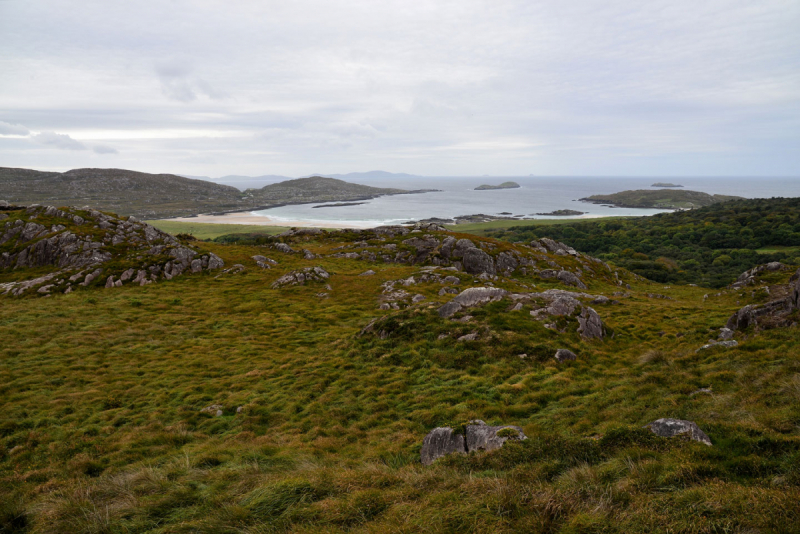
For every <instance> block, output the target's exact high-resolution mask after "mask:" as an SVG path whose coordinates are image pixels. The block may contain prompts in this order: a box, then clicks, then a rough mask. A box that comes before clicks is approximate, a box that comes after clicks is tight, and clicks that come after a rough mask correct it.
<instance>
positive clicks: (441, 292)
mask: <svg viewBox="0 0 800 534" xmlns="http://www.w3.org/2000/svg"><path fill="white" fill-rule="evenodd" d="M457 294H458V289H456V288H454V287H443V288H442V289H440V290H439V296H440V297H443V296H445V295H457Z"/></svg>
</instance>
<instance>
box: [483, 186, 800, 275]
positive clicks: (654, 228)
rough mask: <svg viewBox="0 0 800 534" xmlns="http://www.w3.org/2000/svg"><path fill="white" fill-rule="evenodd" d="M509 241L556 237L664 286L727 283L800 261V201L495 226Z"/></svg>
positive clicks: (748, 202) (718, 205)
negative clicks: (758, 268)
mask: <svg viewBox="0 0 800 534" xmlns="http://www.w3.org/2000/svg"><path fill="white" fill-rule="evenodd" d="M487 235H491V236H493V237H497V238H502V239H505V240H509V241H525V240H527V241H529V240H531V239H539V238H542V237H549V238H552V239H556V240H558V241H563V242H565V243H568V244H569V245H571V246H573V247H575V248H576V249H577V250H580V251H582V252H585V253H587V254H592V255H594V256H597V257H599V258H602V259H604V260H606V261H610V262H613V263H614V264H615V265H618V266H620V267H624V268H626V269H628V270H630V271H632V272H634V273H637V274H640V275H642V276H645V277H647V278H649V279H651V280H656V281H658V282H662V283H695V284H700V285H703V286H708V287H723V286H725V285H727V284H729V283H731V282H732V281H733V280H735V279H736V276H737V275H738V274H739V273H741V272H743V271H745V270H747V269H750V268H752V267H754V266H755V265H757V264H759V263H766V262H769V261H788V262H790V263H800V253H798V248H796V247H800V199H796V198H786V199H749V200H734V201H728V202H725V203H715V204H713V205H711V206H708V207H704V208H700V209H694V210H688V211H680V212H674V213H662V214H658V215H653V216H650V217H635V218H618V219H614V220H609V219H594V220H586V221H580V222H578V221H574V222H568V223H567V224H562V225H525V226H516V227H507V228H504V229H497V230H495V231H488V232H487Z"/></svg>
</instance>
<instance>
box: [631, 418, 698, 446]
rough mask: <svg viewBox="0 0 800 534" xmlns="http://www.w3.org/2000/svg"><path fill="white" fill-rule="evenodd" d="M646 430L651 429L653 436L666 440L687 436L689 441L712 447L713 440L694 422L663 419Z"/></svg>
mask: <svg viewBox="0 0 800 534" xmlns="http://www.w3.org/2000/svg"><path fill="white" fill-rule="evenodd" d="M645 428H648V429H650V431H651V432H653V434H655V435H657V436H661V437H664V438H671V437H674V436H683V435H685V436H687V437H688V438H689V439H692V440H694V441H699V442H700V443H703V444H705V445H708V446H709V447H710V446H711V439H710V438H709V437H708V436H707V435H706V433H705V432H703V431H702V430H700V427H698V426H697V424H696V423H695V422H694V421H686V420H684V419H670V418H662V419H657V420H655V421H653V422H652V423H650V424H649V425H645Z"/></svg>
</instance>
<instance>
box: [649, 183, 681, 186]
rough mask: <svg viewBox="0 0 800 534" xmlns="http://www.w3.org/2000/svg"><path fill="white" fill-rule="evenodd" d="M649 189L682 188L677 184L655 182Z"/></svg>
mask: <svg viewBox="0 0 800 534" xmlns="http://www.w3.org/2000/svg"><path fill="white" fill-rule="evenodd" d="M650 187H683V186H682V185H679V184H671V183H669V182H656V183H654V184H653V185H651V186H650Z"/></svg>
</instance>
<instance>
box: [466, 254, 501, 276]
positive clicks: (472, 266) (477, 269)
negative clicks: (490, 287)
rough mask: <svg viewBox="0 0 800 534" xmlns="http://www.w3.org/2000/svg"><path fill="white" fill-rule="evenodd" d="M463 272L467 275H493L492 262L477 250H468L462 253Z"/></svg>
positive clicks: (487, 255)
mask: <svg viewBox="0 0 800 534" xmlns="http://www.w3.org/2000/svg"><path fill="white" fill-rule="evenodd" d="M462 263H463V265H464V270H465V271H466V272H468V273H469V274H482V273H488V274H491V275H494V274H495V267H494V260H492V257H491V256H490V255H489V254H487V253H486V252H484V251H482V250H481V249H479V248H469V249H467V250H465V251H464V258H463V260H462Z"/></svg>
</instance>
